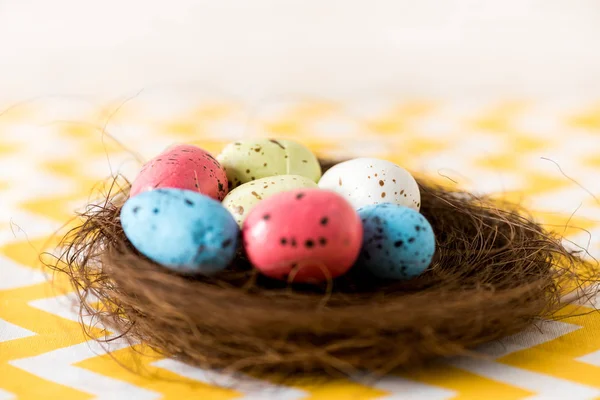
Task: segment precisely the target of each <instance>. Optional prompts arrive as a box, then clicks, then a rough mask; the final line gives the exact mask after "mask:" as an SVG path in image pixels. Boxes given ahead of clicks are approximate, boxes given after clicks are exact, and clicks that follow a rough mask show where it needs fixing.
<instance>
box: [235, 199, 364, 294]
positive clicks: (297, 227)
mask: <svg viewBox="0 0 600 400" xmlns="http://www.w3.org/2000/svg"><path fill="white" fill-rule="evenodd" d="M242 234H243V238H244V246H245V248H246V253H247V255H248V258H249V259H250V261H251V262H252V264H253V265H254V266H255V267H256V268H257V269H258V270H259V271H260V272H262V273H263V274H265V275H267V276H270V277H272V278H275V279H281V280H290V281H293V282H305V283H316V282H322V281H325V280H327V279H328V277H331V278H335V277H338V276H340V275H343V274H344V273H346V271H348V269H350V267H352V265H353V264H354V262H355V260H356V258H357V257H358V253H359V251H360V247H361V244H362V224H361V222H360V218H359V217H358V214H357V212H356V211H355V210H354V209H353V208H352V206H351V205H350V204H349V203H348V202H347V201H346V200H344V198H343V197H341V196H340V195H338V194H336V193H334V192H332V191H329V190H320V189H298V190H293V191H289V192H283V193H278V194H276V195H274V196H272V197H270V198H268V199H266V200H263V201H261V202H260V203H259V204H258V205H257V206H256V207H254V209H253V210H252V211H251V212H250V214H249V215H248V217H247V218H246V221H245V222H244V226H243V229H242Z"/></svg>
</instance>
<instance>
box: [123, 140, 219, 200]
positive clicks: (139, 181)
mask: <svg viewBox="0 0 600 400" xmlns="http://www.w3.org/2000/svg"><path fill="white" fill-rule="evenodd" d="M157 188H177V189H186V190H191V191H194V192H198V193H202V194H205V195H207V196H209V197H212V198H213V199H217V200H222V199H223V198H224V197H225V195H226V194H227V192H228V188H227V175H226V174H225V170H224V169H223V167H221V165H220V164H219V162H218V161H217V160H216V159H215V158H214V157H213V156H211V155H210V153H208V152H206V151H204V150H202V149H201V148H199V147H196V146H191V145H177V146H173V147H170V148H169V149H167V150H166V151H165V152H164V153H162V154H160V155H158V156H157V157H155V158H153V159H152V160H150V161H149V162H148V163H146V164H145V165H144V167H143V168H142V170H141V171H140V173H139V175H138V177H137V178H136V179H135V181H134V182H133V184H132V186H131V192H130V197H133V196H136V195H138V194H139V193H142V192H145V191H148V190H153V189H157Z"/></svg>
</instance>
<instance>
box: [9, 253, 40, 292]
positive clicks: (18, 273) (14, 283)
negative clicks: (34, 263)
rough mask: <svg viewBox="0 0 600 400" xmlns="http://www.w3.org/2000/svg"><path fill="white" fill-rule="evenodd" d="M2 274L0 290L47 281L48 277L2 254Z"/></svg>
mask: <svg viewBox="0 0 600 400" xmlns="http://www.w3.org/2000/svg"><path fill="white" fill-rule="evenodd" d="M32 253H33V251H32ZM32 258H33V257H32ZM0 276H1V277H2V279H0V290H9V289H16V288H20V287H24V286H29V285H35V284H36V283H42V282H45V281H46V277H45V276H44V274H42V273H41V272H38V271H35V270H33V269H31V268H26V267H23V266H21V265H19V264H17V263H15V262H13V261H11V260H9V259H8V258H6V257H2V256H0Z"/></svg>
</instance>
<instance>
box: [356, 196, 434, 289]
mask: <svg viewBox="0 0 600 400" xmlns="http://www.w3.org/2000/svg"><path fill="white" fill-rule="evenodd" d="M358 214H359V215H360V217H361V220H362V222H363V229H364V236H363V247H362V250H361V254H360V257H359V259H358V261H357V265H358V267H359V268H365V269H367V270H369V271H370V272H371V273H372V274H373V275H375V276H377V277H379V278H385V279H410V278H413V277H415V276H417V275H419V274H421V273H422V272H423V271H424V270H425V269H426V268H427V267H428V266H429V264H431V260H432V258H433V254H434V252H435V235H434V233H433V230H432V228H431V225H430V224H429V222H428V221H427V220H426V219H425V217H423V215H421V214H420V213H419V212H418V211H415V210H413V209H410V208H408V207H404V206H400V205H397V204H389V203H384V204H375V205H369V206H365V207H363V208H360V209H359V210H358Z"/></svg>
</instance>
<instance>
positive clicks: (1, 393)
mask: <svg viewBox="0 0 600 400" xmlns="http://www.w3.org/2000/svg"><path fill="white" fill-rule="evenodd" d="M16 398H17V396H15V395H14V394H12V393H9V392H7V391H6V390H2V389H0V400H13V399H16Z"/></svg>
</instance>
